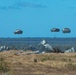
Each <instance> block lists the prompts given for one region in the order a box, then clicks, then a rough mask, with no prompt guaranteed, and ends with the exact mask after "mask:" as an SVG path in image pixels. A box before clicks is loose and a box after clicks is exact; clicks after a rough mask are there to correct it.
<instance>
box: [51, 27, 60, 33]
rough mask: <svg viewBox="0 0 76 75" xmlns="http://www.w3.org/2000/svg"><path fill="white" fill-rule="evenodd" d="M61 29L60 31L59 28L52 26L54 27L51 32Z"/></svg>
mask: <svg viewBox="0 0 76 75" xmlns="http://www.w3.org/2000/svg"><path fill="white" fill-rule="evenodd" d="M59 31H60V29H59V28H52V29H51V32H59Z"/></svg>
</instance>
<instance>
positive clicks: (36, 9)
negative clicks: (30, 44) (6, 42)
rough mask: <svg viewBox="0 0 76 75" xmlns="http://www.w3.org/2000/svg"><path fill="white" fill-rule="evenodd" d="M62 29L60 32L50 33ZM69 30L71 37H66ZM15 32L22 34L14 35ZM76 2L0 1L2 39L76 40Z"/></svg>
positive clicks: (49, 0)
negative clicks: (51, 30) (63, 31)
mask: <svg viewBox="0 0 76 75" xmlns="http://www.w3.org/2000/svg"><path fill="white" fill-rule="evenodd" d="M54 27H57V28H60V30H61V31H60V32H59V33H52V32H50V29H51V28H54ZM65 27H68V28H70V29H71V33H70V34H63V33H62V29H63V28H65ZM16 29H21V30H23V34H22V35H14V33H13V32H14V31H15V30H16ZM75 32H76V0H0V37H54V36H56V37H65V36H68V37H76V34H75Z"/></svg>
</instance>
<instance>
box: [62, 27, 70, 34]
mask: <svg viewBox="0 0 76 75" xmlns="http://www.w3.org/2000/svg"><path fill="white" fill-rule="evenodd" d="M62 32H63V33H70V32H71V30H70V29H69V28H63V29H62Z"/></svg>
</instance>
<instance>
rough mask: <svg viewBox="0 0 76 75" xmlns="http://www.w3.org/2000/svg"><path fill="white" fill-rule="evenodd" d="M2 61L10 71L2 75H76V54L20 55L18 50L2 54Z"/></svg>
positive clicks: (0, 74)
mask: <svg viewBox="0 0 76 75" xmlns="http://www.w3.org/2000/svg"><path fill="white" fill-rule="evenodd" d="M0 57H1V58H3V59H1V60H0V61H4V62H6V63H7V65H8V67H9V69H10V70H9V71H7V72H0V75H76V53H47V54H31V55H27V54H26V52H23V53H19V54H18V51H16V50H11V51H5V52H0Z"/></svg>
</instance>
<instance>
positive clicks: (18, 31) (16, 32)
mask: <svg viewBox="0 0 76 75" xmlns="http://www.w3.org/2000/svg"><path fill="white" fill-rule="evenodd" d="M22 33H23V31H22V30H20V29H16V30H15V31H14V34H22Z"/></svg>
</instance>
